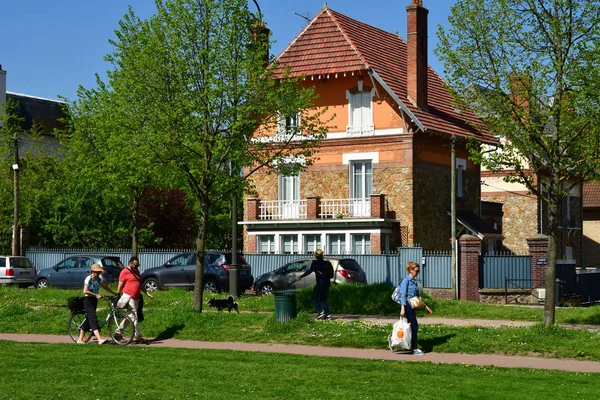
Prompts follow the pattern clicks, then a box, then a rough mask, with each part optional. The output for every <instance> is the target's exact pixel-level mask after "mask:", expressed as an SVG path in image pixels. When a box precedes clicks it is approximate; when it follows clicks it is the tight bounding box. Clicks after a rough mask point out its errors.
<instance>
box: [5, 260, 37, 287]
mask: <svg viewBox="0 0 600 400" xmlns="http://www.w3.org/2000/svg"><path fill="white" fill-rule="evenodd" d="M35 275H36V269H35V266H34V265H33V263H32V262H31V260H29V258H27V257H19V256H0V284H15V285H19V287H28V286H32V285H33V281H34V279H35Z"/></svg>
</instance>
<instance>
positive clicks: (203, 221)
mask: <svg viewBox="0 0 600 400" xmlns="http://www.w3.org/2000/svg"><path fill="white" fill-rule="evenodd" d="M206 210H208V204H207V202H206V201H202V202H201V211H200V221H199V222H200V224H199V225H200V226H199V227H198V237H197V238H196V276H195V279H194V309H195V310H196V311H198V312H200V313H201V312H202V299H203V297H204V250H205V247H206V229H207V213H206Z"/></svg>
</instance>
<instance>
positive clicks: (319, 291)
mask: <svg viewBox="0 0 600 400" xmlns="http://www.w3.org/2000/svg"><path fill="white" fill-rule="evenodd" d="M330 285H331V283H330V282H329V281H328V280H324V279H323V280H322V279H319V280H317V284H316V286H315V288H314V289H313V296H312V300H313V303H315V307H316V309H317V313H319V314H321V312H323V311H324V312H325V315H330V314H331V313H330V312H329V304H327V294H328V293H329V286H330Z"/></svg>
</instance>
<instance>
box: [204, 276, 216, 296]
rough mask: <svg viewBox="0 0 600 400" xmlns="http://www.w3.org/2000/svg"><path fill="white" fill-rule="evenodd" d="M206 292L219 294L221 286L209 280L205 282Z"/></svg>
mask: <svg viewBox="0 0 600 400" xmlns="http://www.w3.org/2000/svg"><path fill="white" fill-rule="evenodd" d="M204 291H205V292H209V293H217V292H218V291H219V285H218V284H217V282H215V281H214V280H212V279H208V280H207V281H205V282H204Z"/></svg>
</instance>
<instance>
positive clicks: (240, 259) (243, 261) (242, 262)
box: [225, 253, 248, 265]
mask: <svg viewBox="0 0 600 400" xmlns="http://www.w3.org/2000/svg"><path fill="white" fill-rule="evenodd" d="M225 264H230V265H231V253H226V254H225ZM238 264H239V265H247V264H248V262H247V261H246V259H245V258H244V256H243V255H241V254H238Z"/></svg>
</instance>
